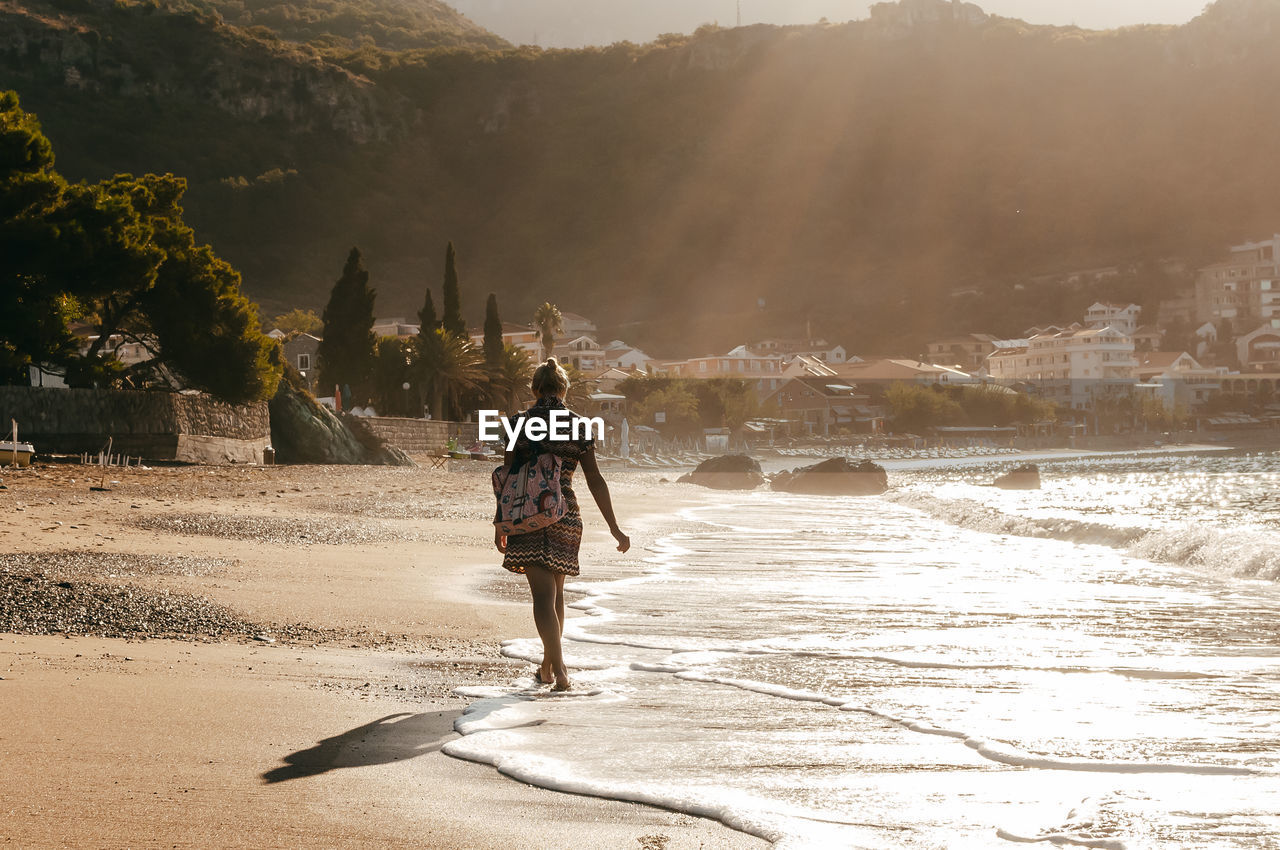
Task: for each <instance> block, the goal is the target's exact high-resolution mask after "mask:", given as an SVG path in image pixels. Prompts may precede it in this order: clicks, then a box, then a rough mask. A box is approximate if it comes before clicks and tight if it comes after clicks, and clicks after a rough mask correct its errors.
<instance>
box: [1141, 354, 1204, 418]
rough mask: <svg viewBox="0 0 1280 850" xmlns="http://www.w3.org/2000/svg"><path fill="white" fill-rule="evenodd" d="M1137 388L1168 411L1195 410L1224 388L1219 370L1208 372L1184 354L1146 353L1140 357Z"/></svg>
mask: <svg viewBox="0 0 1280 850" xmlns="http://www.w3.org/2000/svg"><path fill="white" fill-rule="evenodd" d="M1133 374H1134V377H1135V378H1136V379H1137V384H1136V385H1135V386H1136V388H1137V389H1138V390H1139V392H1140V393H1146V394H1148V395H1150V396H1152V397H1154V398H1158V399H1159V400H1160V401H1161V402H1162V403H1163V404H1164V406H1165V409H1166V410H1177V409H1182V410H1187V411H1191V410H1196V409H1198V408H1199V407H1201V406H1202V405H1204V403H1205V402H1207V401H1208V400H1209V399H1210V398H1211V397H1212V396H1213V395H1214V394H1215V393H1217V392H1218V390H1219V389H1220V388H1221V385H1222V377H1221V375H1220V374H1219V372H1218V370H1217V369H1206V368H1205V367H1204V366H1201V365H1200V363H1198V362H1197V361H1196V359H1195V358H1194V357H1192V356H1191V355H1190V354H1188V353H1187V352H1185V351H1147V352H1143V353H1141V354H1139V355H1137V365H1136V366H1135V367H1134V370H1133Z"/></svg>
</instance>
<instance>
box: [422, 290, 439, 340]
mask: <svg viewBox="0 0 1280 850" xmlns="http://www.w3.org/2000/svg"><path fill="white" fill-rule="evenodd" d="M438 327H440V319H439V317H437V316H436V302H435V301H433V300H432V298H431V288H430V287H427V294H426V296H425V297H424V298H423V300H422V309H421V310H419V311H418V332H419V333H422V332H423V331H433V330H435V329H436V328H438Z"/></svg>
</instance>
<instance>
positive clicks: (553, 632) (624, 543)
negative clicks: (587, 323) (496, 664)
mask: <svg viewBox="0 0 1280 850" xmlns="http://www.w3.org/2000/svg"><path fill="white" fill-rule="evenodd" d="M530 386H531V388H532V390H533V394H534V395H535V396H536V397H537V399H538V400H537V402H535V403H534V405H533V407H531V408H529V409H528V410H527V411H525V412H524V413H523V414H521V417H520V418H521V419H524V420H527V419H529V418H530V417H534V418H539V419H549V418H550V416H551V412H552V411H554V410H565V409H566V408H565V405H564V397H565V394H566V393H567V392H568V391H569V375H568V373H566V372H565V370H564V369H563V368H562V367H561V366H560V364H559V363H558V362H557V361H556V359H555V358H554V357H552V358H549V359H548V360H547V361H546V362H545V363H543V364H542V365H541V366H539V367H538V368H537V369H536V370H534V373H533V381H532V382H531V384H530ZM544 452H550V453H552V454H554V455H556V456H557V457H559V458H560V461H561V470H560V488H561V491H562V492H563V494H564V500H565V505H566V508H567V511H566V512H565V515H564V517H563V518H562V519H560V520H559V521H558V522H556V523H554V524H552V525H549V526H547V527H546V528H543V529H541V530H539V531H534V532H531V533H528V534H517V535H512V536H510V537H507V536H506V535H504V534H502V532H501V531H497V530H495V531H494V537H493V542H494V545H495V546H497V547H498V551H499V552H502V553H503V555H504V557H503V559H502V566H503V567H505V568H506V569H508V570H510V571H511V572H513V573H523V574H524V576H525V578H526V579H527V580H528V582H529V590H530V592H531V593H532V594H533V622H534V625H535V626H537V629H538V637H540V638H541V639H542V665H541V667H540V668H539V669H538V673H537V678H538V682H539V683H541V684H552V683H553V682H554V690H557V691H567V690H569V688H570V687H571V684H570V681H569V671H568V669H567V668H566V667H565V664H564V654H563V652H562V651H561V648H560V638H561V637H562V636H563V634H564V578H565V576H576V575H578V547H579V546H580V545H581V543H582V514H581V513H580V512H579V510H578V499H577V496H575V495H574V492H573V473H574V470H576V469H577V468H578V467H579V466H581V467H582V471H583V473H585V474H586V476H587V489H589V490H590V491H591V495H592V497H593V498H594V499H595V501H596V506H597V507H599V508H600V513H601V514H602V515H603V516H604V520H605V522H607V523H608V524H609V531H610V532H612V534H613V537H614V539H615V540H616V541H618V551H619V552H625V551H627V550H628V549H629V548H631V540H630V538H628V537H627V535H625V534H623V533H622V529H621V528H619V527H618V521H617V520H616V519H615V518H614V516H613V503H612V502H611V501H610V499H609V485H607V484H606V483H605V480H604V478H603V476H601V475H600V467H599V466H597V465H596V454H595V442H594V440H592V439H591V438H590V437H587V438H586V439H582V440H550V439H547V440H539V441H533V440H530V439H529V438H528V437H527V436H526V434H525V429H524V428H521V429H520V433H519V437H518V438H517V439H516V443H515V447H514V448H512V449H510V450H508V451H507V453H506V456H505V458H504V460H503V465H504V466H506V467H507V468H511V466H512V465H513V463H524V462H529V461H531V460H533V459H534V458H535V457H537V456H538V455H539V454H542V453H544Z"/></svg>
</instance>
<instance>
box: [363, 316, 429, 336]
mask: <svg viewBox="0 0 1280 850" xmlns="http://www.w3.org/2000/svg"><path fill="white" fill-rule="evenodd" d="M420 327H421V326H420V325H416V324H411V323H409V322H406V321H405V320H404V319H403V318H401V317H398V316H397V317H396V318H394V319H374V320H373V335H374V336H375V337H377V338H379V339H381V338H382V337H384V336H394V337H397V338H398V339H408V338H409V337H413V336H417V335H418V330H419V328H420Z"/></svg>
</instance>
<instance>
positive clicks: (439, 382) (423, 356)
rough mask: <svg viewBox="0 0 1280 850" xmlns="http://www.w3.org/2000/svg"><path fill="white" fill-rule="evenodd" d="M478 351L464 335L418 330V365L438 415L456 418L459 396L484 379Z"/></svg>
mask: <svg viewBox="0 0 1280 850" xmlns="http://www.w3.org/2000/svg"><path fill="white" fill-rule="evenodd" d="M481 364H482V358H481V355H480V352H479V351H477V350H476V347H475V346H474V345H472V344H471V340H469V339H467V338H466V337H465V336H461V335H459V334H455V333H452V332H450V331H446V330H445V329H444V328H436V329H435V330H432V331H426V330H425V329H424V330H423V332H421V333H419V334H418V367H419V369H420V370H421V372H422V382H423V385H424V386H425V387H426V388H427V392H428V393H429V398H430V400H431V414H432V415H433V416H435V417H436V418H437V419H448V418H455V419H456V418H459V414H460V408H461V402H462V396H463V394H464V393H466V392H471V391H474V390H476V389H479V388H480V386H481V385H482V384H483V383H484V369H483V368H482V365H481Z"/></svg>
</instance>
